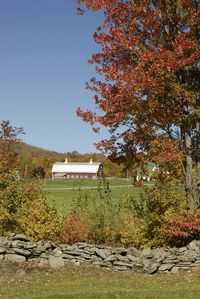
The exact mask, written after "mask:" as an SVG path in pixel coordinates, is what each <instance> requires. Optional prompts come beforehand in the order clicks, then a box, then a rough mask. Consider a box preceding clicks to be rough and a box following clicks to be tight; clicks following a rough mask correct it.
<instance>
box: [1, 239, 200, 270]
mask: <svg viewBox="0 0 200 299" xmlns="http://www.w3.org/2000/svg"><path fill="white" fill-rule="evenodd" d="M0 260H10V261H16V262H26V261H28V262H32V263H37V264H38V265H50V266H51V267H53V268H57V267H62V266H64V264H65V263H69V262H70V263H73V264H76V265H80V264H81V263H89V264H92V265H94V266H96V267H103V268H108V269H112V270H116V271H133V272H139V273H149V274H154V273H165V272H171V273H177V272H179V271H181V270H190V269H193V268H195V267H199V266H200V241H192V242H191V243H190V244H189V245H188V246H186V247H182V248H170V249H165V248H157V249H151V248H146V249H144V250H142V251H139V250H137V249H136V248H135V247H130V248H111V247H106V246H96V245H91V244H86V243H76V244H74V245H68V244H61V245H59V246H57V245H56V244H54V243H53V242H51V241H44V240H41V241H38V242H31V241H30V240H29V238H28V237H27V236H25V235H23V234H12V235H11V236H10V237H3V236H1V237H0Z"/></svg>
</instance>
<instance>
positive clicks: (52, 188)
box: [43, 179, 140, 216]
mask: <svg viewBox="0 0 200 299" xmlns="http://www.w3.org/2000/svg"><path fill="white" fill-rule="evenodd" d="M99 184H100V182H99V181H98V180H66V181H52V180H46V181H44V182H43V185H44V188H45V192H46V194H47V198H48V199H49V200H51V201H53V202H54V204H55V206H56V208H57V209H58V211H59V212H61V213H62V214H63V215H64V216H68V215H69V214H70V212H71V211H72V210H73V208H74V204H73V199H74V197H75V196H76V195H77V193H79V194H82V195H83V194H86V193H87V194H89V196H90V197H91V198H92V197H94V196H95V197H96V196H98V190H97V189H92V188H94V187H97V188H98V186H99ZM109 185H110V191H111V193H110V194H111V197H112V199H113V200H116V201H124V200H126V198H127V196H130V195H134V196H138V194H139V192H140V189H139V188H136V187H133V186H132V185H131V182H130V180H128V181H125V180H117V179H116V180H109ZM117 186H119V187H117ZM120 186H122V187H120ZM84 187H89V188H88V189H84ZM90 187H91V189H90ZM67 188H71V189H67ZM79 188H80V189H81V191H79Z"/></svg>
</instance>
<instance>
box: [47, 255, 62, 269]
mask: <svg viewBox="0 0 200 299" xmlns="http://www.w3.org/2000/svg"><path fill="white" fill-rule="evenodd" d="M49 264H50V266H51V267H52V268H60V267H63V266H64V264H65V263H64V260H63V259H62V257H59V256H49Z"/></svg>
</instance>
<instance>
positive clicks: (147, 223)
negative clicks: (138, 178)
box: [120, 182, 186, 248]
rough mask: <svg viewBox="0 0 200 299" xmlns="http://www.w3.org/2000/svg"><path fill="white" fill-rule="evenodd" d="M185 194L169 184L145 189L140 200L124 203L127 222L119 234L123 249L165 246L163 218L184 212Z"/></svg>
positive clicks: (167, 241)
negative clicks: (124, 247) (125, 247)
mask: <svg viewBox="0 0 200 299" xmlns="http://www.w3.org/2000/svg"><path fill="white" fill-rule="evenodd" d="M185 208H186V198H185V196H184V193H183V192H182V191H181V190H180V189H177V188H175V187H174V186H172V185H170V184H162V185H161V184H160V183H159V182H158V183H156V184H155V186H154V187H146V188H144V191H143V192H142V193H141V196H140V198H139V199H138V198H135V197H130V198H129V199H128V201H127V212H126V215H127V216H126V220H125V222H124V226H123V229H122V231H121V237H120V238H121V243H122V244H123V245H124V246H136V247H138V248H144V247H158V246H164V245H165V246H168V245H169V240H168V239H167V238H166V236H164V234H163V233H162V230H163V228H164V227H165V225H166V223H167V222H166V215H168V214H169V213H172V212H173V213H175V212H178V211H180V210H185Z"/></svg>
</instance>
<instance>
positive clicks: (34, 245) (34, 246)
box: [25, 242, 37, 249]
mask: <svg viewBox="0 0 200 299" xmlns="http://www.w3.org/2000/svg"><path fill="white" fill-rule="evenodd" d="M36 247H37V244H36V243H31V242H28V243H27V244H26V247H25V248H26V249H34V248H36Z"/></svg>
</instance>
